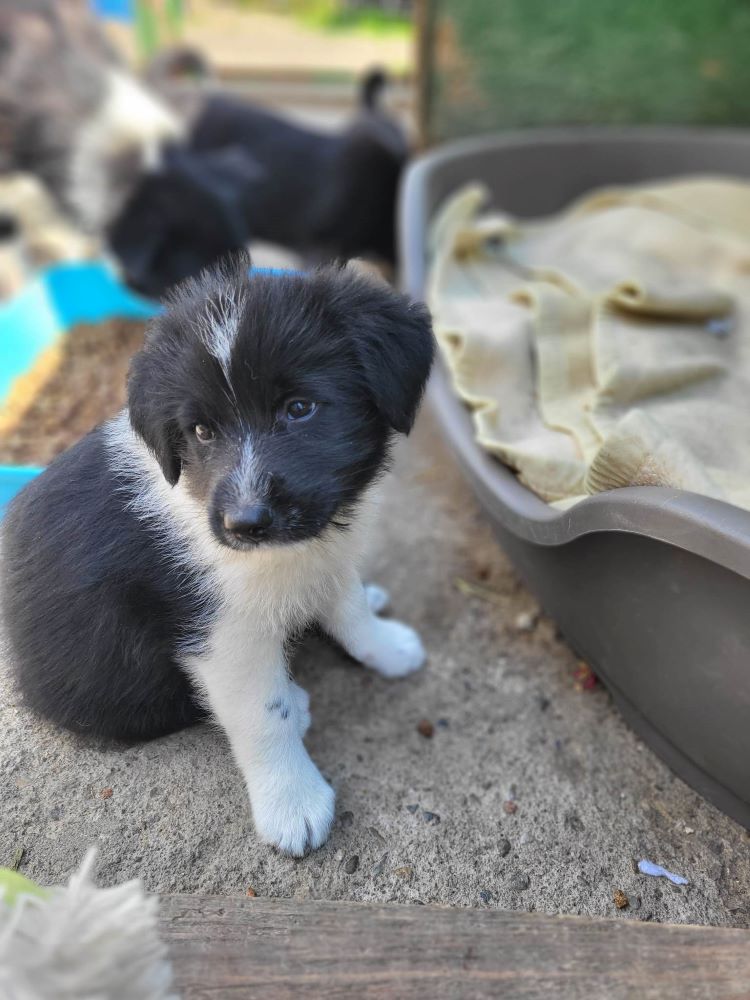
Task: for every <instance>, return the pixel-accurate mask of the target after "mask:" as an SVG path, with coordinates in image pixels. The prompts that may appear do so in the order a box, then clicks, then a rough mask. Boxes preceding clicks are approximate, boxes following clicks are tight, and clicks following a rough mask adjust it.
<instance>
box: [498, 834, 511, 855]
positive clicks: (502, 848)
mask: <svg viewBox="0 0 750 1000" xmlns="http://www.w3.org/2000/svg"><path fill="white" fill-rule="evenodd" d="M497 849H498V852H499V854H500V857H501V858H507V857H508V855H509V854H510V841H509V840H506V838H505V837H503V838H502V839H501V841H500V843H499V844H498V845H497Z"/></svg>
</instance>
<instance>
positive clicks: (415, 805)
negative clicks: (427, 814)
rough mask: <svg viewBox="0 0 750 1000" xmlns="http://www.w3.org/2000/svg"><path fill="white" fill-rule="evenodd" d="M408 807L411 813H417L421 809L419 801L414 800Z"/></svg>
mask: <svg viewBox="0 0 750 1000" xmlns="http://www.w3.org/2000/svg"><path fill="white" fill-rule="evenodd" d="M406 808H407V809H408V810H409V812H410V813H415V812H417V810H418V809H419V803H418V802H412V803H410V804H409V805H408V806H407V807H406Z"/></svg>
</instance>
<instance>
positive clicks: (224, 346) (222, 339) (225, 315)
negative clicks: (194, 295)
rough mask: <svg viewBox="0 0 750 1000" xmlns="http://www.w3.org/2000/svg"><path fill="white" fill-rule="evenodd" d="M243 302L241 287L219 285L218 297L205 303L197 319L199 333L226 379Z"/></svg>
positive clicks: (243, 306) (243, 296)
mask: <svg viewBox="0 0 750 1000" xmlns="http://www.w3.org/2000/svg"><path fill="white" fill-rule="evenodd" d="M245 302H246V296H245V291H244V289H239V290H238V289H236V287H235V288H232V289H229V288H222V290H221V291H220V292H219V294H218V296H214V297H213V298H210V299H209V300H208V301H207V302H206V305H205V308H204V309H203V311H202V312H201V313H200V314H199V315H198V316H197V318H196V325H197V328H198V336H199V337H200V339H201V342H202V344H203V346H204V347H205V348H206V350H207V351H208V352H209V354H211V355H212V356H213V357H215V358H216V360H217V361H218V362H219V364H220V365H221V369H222V371H223V372H224V375H225V376H226V379H227V381H228V380H229V362H230V359H231V356H232V347H233V346H234V342H235V340H236V339H237V333H238V331H239V326H240V319H241V317H242V312H243V310H244V308H245Z"/></svg>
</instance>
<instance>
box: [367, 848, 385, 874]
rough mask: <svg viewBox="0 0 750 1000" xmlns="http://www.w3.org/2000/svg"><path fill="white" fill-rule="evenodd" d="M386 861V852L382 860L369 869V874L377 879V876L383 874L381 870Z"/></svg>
mask: <svg viewBox="0 0 750 1000" xmlns="http://www.w3.org/2000/svg"><path fill="white" fill-rule="evenodd" d="M387 860H388V851H386V852H385V854H384V855H383V856H382V858H381V859H380V860H379V861H376V862H375V864H374V865H373V866H372V868H371V869H370V874H371V875H372V876H373V877H374V878H377V877H378V875H382V874H383V869H384V868H385V863H386V861H387Z"/></svg>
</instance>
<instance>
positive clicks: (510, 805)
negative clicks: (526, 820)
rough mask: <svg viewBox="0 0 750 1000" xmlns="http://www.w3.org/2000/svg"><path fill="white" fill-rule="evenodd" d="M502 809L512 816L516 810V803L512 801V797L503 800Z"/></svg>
mask: <svg viewBox="0 0 750 1000" xmlns="http://www.w3.org/2000/svg"><path fill="white" fill-rule="evenodd" d="M503 809H504V810H505V811H506V812H507V814H508V815H509V816H512V815H513V814H514V813H516V812H518V803H517V802H514V801H513V799H507V800H506V801H505V802H503Z"/></svg>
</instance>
